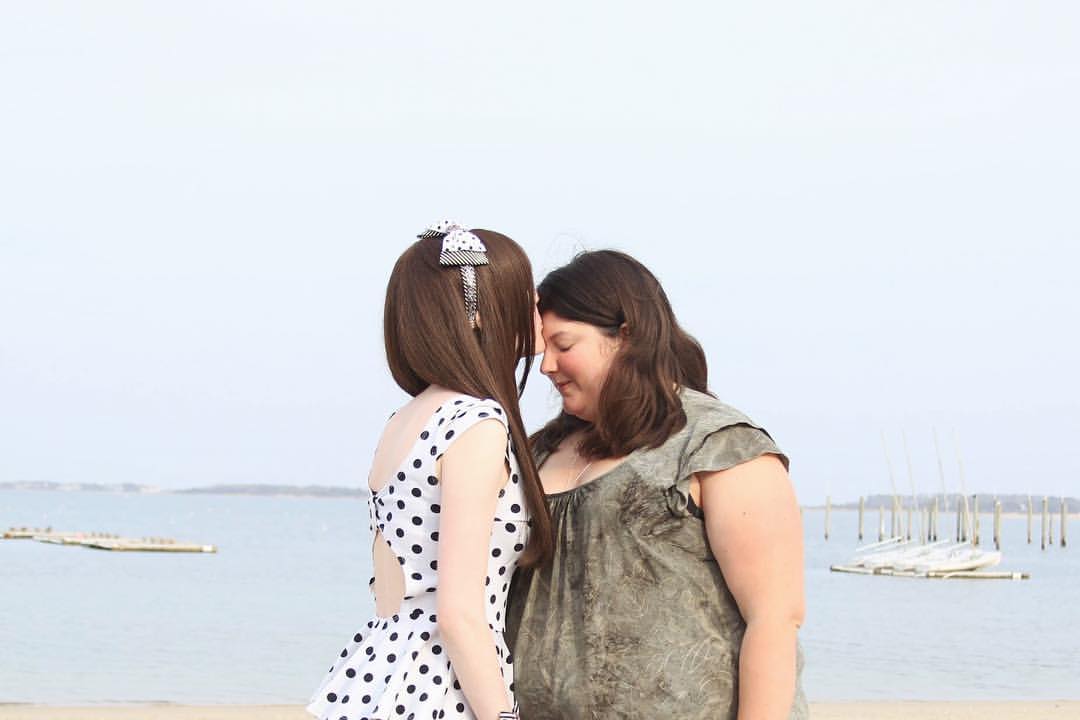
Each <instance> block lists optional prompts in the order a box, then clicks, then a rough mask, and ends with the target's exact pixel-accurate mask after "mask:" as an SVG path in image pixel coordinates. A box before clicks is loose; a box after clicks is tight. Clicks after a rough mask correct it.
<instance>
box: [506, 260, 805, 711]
mask: <svg viewBox="0 0 1080 720" xmlns="http://www.w3.org/2000/svg"><path fill="white" fill-rule="evenodd" d="M538 293H539V298H540V301H539V309H540V312H541V317H542V320H543V334H544V340H545V342H546V346H545V351H544V360H543V363H542V364H541V371H542V372H543V373H544V374H545V375H546V376H547V377H548V378H549V379H550V380H551V382H552V383H553V384H554V385H555V387H556V388H557V389H558V392H559V394H560V395H561V397H562V412H561V414H560V415H559V416H558V417H556V418H555V419H554V420H552V421H551V422H549V423H548V424H547V425H546V426H545V427H544V428H542V429H541V430H540V431H539V432H538V433H536V435H534V436H533V441H534V447H533V452H534V455H535V458H536V461H537V464H538V465H539V467H540V476H541V480H542V483H543V486H544V490H545V492H546V493H547V500H548V503H549V507H550V510H551V513H552V523H553V525H554V532H555V547H554V555H553V559H552V562H551V564H550V565H548V566H545V567H538V568H533V569H531V570H525V571H519V573H518V576H517V577H516V578H515V581H514V587H513V589H512V591H511V599H510V610H509V614H510V620H509V623H508V627H507V630H508V634H509V635H510V636H511V639H512V642H513V643H514V656H515V665H514V666H515V668H516V670H517V677H516V692H517V697H518V701H519V703H520V706H521V712H522V715H523V717H526V718H528V720H548V719H551V720H555V719H556V718H558V719H559V720H586V719H589V720H592V719H594V718H642V719H645V718H648V719H649V720H655V719H656V718H679V719H680V720H683V719H687V718H701V719H702V720H704V718H709V719H710V720H713V719H726V720H735V719H736V718H741V719H749V718H754V719H755V720H756V719H762V720H770V719H773V720H779V719H784V720H786V719H787V718H800V719H801V718H804V717H806V713H807V710H806V700H805V698H804V696H803V693H802V691H801V689H800V685H799V665H800V664H801V661H800V659H799V650H798V643H797V637H796V636H797V629H798V626H799V624H800V623H801V622H802V618H803V613H804V609H803V605H804V601H803V569H802V530H801V522H800V518H799V509H798V506H797V504H796V501H795V495H794V492H793V490H792V486H791V483H790V480H789V479H788V475H787V464H788V461H787V458H786V457H785V456H784V455H783V454H782V453H781V452H780V450H779V448H777V446H776V445H775V444H774V442H773V440H772V439H771V438H770V436H769V435H768V434H767V433H766V432H765V431H764V430H763V429H762V428H761V427H760V426H758V425H756V424H755V423H754V422H753V421H751V420H750V419H749V418H748V417H747V416H745V415H743V414H742V413H741V412H739V411H738V410H736V409H734V408H732V407H730V406H728V405H725V404H724V403H722V402H720V401H719V400H717V399H715V398H714V397H713V396H712V395H711V394H709V390H708V385H707V365H706V361H705V354H704V352H703V351H702V349H701V347H700V346H699V345H698V343H697V342H696V341H695V340H694V339H693V338H692V337H691V336H690V335H688V334H687V333H686V332H685V331H684V330H683V329H682V328H681V327H680V326H679V324H678V322H677V321H676V319H675V315H674V313H673V312H672V309H671V305H670V303H669V302H668V299H667V296H666V295H665V293H664V290H663V288H662V287H661V286H660V283H659V282H658V281H657V280H656V278H655V277H654V276H653V274H652V273H650V272H649V270H648V269H647V268H645V267H644V266H643V265H642V264H641V263H639V262H637V261H636V260H634V259H633V258H631V257H629V256H628V255H624V254H622V253H618V252H613V251H598V252H586V253H582V254H580V255H578V256H577V257H576V258H575V259H574V260H573V261H572V262H571V263H570V264H568V265H566V266H564V267H562V268H559V269H557V270H555V271H553V272H552V273H550V274H549V275H548V276H547V277H546V278H545V279H544V281H543V282H542V283H541V284H540V286H539V288H538ZM515 636H516V637H515Z"/></svg>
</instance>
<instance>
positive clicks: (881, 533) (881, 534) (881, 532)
mask: <svg viewBox="0 0 1080 720" xmlns="http://www.w3.org/2000/svg"><path fill="white" fill-rule="evenodd" d="M877 539H878V542H881V541H882V540H884V539H885V505H884V503H882V504H881V505H879V506H878V531H877Z"/></svg>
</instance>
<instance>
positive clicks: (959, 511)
mask: <svg viewBox="0 0 1080 720" xmlns="http://www.w3.org/2000/svg"><path fill="white" fill-rule="evenodd" d="M963 516H964V503H963V501H962V500H961V499H960V496H959V495H957V496H956V542H963V541H964V539H963V538H964V517H963Z"/></svg>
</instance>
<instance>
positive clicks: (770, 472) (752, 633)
mask: <svg viewBox="0 0 1080 720" xmlns="http://www.w3.org/2000/svg"><path fill="white" fill-rule="evenodd" d="M698 479H699V480H700V482H701V499H702V506H701V507H702V510H703V511H704V513H705V527H706V531H707V532H708V536H709V545H710V547H711V548H712V551H713V555H715V556H716V560H717V562H718V563H719V564H720V570H721V572H723V574H724V579H725V580H726V581H727V584H728V587H729V588H730V590H731V593H732V595H733V596H734V597H735V602H736V603H738V606H739V612H741V613H742V616H743V619H744V620H746V634H745V635H744V636H743V641H742V648H741V650H740V655H739V715H738V717H739V720H786V719H787V718H788V716H789V715H790V713H791V705H792V702H793V700H794V697H795V662H796V660H795V653H796V650H795V647H796V633H797V631H798V628H799V626H800V625H801V624H802V621H803V616H804V615H805V612H806V609H805V598H804V592H803V542H802V520H801V518H800V517H799V507H798V504H797V502H796V500H795V492H794V490H793V488H792V486H791V481H790V480H789V479H788V475H787V471H786V470H785V469H784V466H783V464H782V463H781V462H780V460H779V459H778V458H776V457H775V456H773V455H763V456H761V457H758V458H755V459H753V460H750V461H748V462H745V463H742V464H740V465H736V466H735V467H733V468H729V469H728V470H722V471H719V472H711V473H699V474H698Z"/></svg>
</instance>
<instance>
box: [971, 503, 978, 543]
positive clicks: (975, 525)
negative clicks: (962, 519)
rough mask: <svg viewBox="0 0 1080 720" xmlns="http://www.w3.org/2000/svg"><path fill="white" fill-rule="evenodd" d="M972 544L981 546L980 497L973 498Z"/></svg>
mask: <svg viewBox="0 0 1080 720" xmlns="http://www.w3.org/2000/svg"><path fill="white" fill-rule="evenodd" d="M971 521H972V522H971V544H972V545H974V546H975V547H978V546H979V496H978V495H972V496H971Z"/></svg>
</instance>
